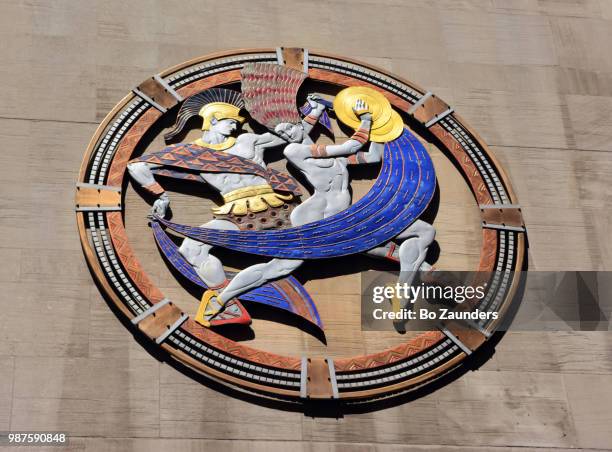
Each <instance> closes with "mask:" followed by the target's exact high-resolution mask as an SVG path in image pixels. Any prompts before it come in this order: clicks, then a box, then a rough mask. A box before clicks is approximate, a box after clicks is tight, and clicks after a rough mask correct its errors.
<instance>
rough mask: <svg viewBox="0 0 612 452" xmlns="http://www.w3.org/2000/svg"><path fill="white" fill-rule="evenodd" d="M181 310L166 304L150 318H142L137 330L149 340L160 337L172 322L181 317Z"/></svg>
mask: <svg viewBox="0 0 612 452" xmlns="http://www.w3.org/2000/svg"><path fill="white" fill-rule="evenodd" d="M181 314H182V313H181V310H180V309H179V308H177V307H176V306H175V305H174V304H172V303H168V304H166V305H164V306H163V307H162V308H160V309H158V310H157V311H156V312H154V313H153V314H151V315H150V316H148V317H146V318H144V319H143V320H142V321H141V322H140V323H139V324H138V329H139V330H140V331H142V332H143V333H144V334H146V335H147V337H149V338H150V339H155V338H157V337H159V336H161V335H162V333H164V332H165V331H166V330H167V329H168V328H169V327H170V326H171V325H172V324H174V322H176V321H177V320H178V319H179V317H180V316H181Z"/></svg>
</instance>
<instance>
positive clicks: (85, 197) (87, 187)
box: [74, 182, 121, 212]
mask: <svg viewBox="0 0 612 452" xmlns="http://www.w3.org/2000/svg"><path fill="white" fill-rule="evenodd" d="M76 187H77V191H76V197H75V200H74V202H75V210H76V211H77V212H91V211H94V212H95V211H98V212H103V211H120V210H121V187H115V186H111V185H99V184H88V183H85V182H79V183H77V184H76Z"/></svg>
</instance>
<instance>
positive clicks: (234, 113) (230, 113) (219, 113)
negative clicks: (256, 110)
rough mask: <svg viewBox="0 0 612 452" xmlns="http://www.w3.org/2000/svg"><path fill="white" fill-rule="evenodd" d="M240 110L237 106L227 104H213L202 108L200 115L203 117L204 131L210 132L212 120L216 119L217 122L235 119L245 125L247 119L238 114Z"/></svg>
mask: <svg viewBox="0 0 612 452" xmlns="http://www.w3.org/2000/svg"><path fill="white" fill-rule="evenodd" d="M239 112H240V108H239V107H236V106H235V105H232V104H228V103H225V102H211V103H210V104H206V105H204V106H203V107H202V108H200V111H199V113H198V115H200V116H201V117H202V119H203V120H204V122H203V123H202V130H210V126H211V120H212V119H213V118H215V119H216V120H217V121H219V120H221V119H235V120H236V121H238V122H239V123H243V122H244V121H245V118H244V117H243V116H240V115H239V114H238V113H239Z"/></svg>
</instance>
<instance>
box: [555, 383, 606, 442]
mask: <svg viewBox="0 0 612 452" xmlns="http://www.w3.org/2000/svg"><path fill="white" fill-rule="evenodd" d="M563 381H564V383H565V389H566V391H567V400H568V402H569V407H570V411H571V413H572V417H573V420H574V424H575V426H576V434H577V445H578V446H579V447H584V448H594V449H595V448H597V449H599V448H601V449H607V448H609V447H610V444H612V432H610V424H611V423H612V412H610V405H611V404H612V388H610V385H611V383H610V375H609V374H608V375H581V374H564V375H563Z"/></svg>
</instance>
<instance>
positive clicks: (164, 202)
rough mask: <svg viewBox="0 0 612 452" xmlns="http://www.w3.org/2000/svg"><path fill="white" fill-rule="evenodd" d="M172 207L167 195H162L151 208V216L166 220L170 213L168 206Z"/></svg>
mask: <svg viewBox="0 0 612 452" xmlns="http://www.w3.org/2000/svg"><path fill="white" fill-rule="evenodd" d="M169 205H170V198H169V197H168V194H167V193H162V194H161V195H160V197H159V198H157V199H156V200H155V202H154V203H153V207H151V216H157V217H160V218H165V217H166V213H167V212H168V206H169Z"/></svg>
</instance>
